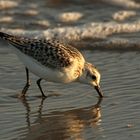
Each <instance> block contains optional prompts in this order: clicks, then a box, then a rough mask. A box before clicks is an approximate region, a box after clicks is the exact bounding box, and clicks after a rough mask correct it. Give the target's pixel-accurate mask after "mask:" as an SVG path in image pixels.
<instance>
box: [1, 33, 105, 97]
mask: <svg viewBox="0 0 140 140" xmlns="http://www.w3.org/2000/svg"><path fill="white" fill-rule="evenodd" d="M0 38H2V39H3V40H6V41H7V42H8V43H9V44H11V47H12V48H13V49H14V52H15V53H16V55H17V56H18V57H19V59H20V60H21V61H22V62H23V64H24V65H25V70H26V79H27V81H26V84H25V86H24V88H23V90H22V92H21V97H25V94H26V92H27V90H28V88H29V86H30V79H29V71H31V72H32V73H33V74H35V75H37V76H38V77H39V79H38V80H37V81H36V83H37V85H38V87H39V89H40V91H41V94H42V97H46V95H45V94H44V92H43V90H42V87H41V84H40V82H41V80H42V79H44V80H46V81H51V82H58V83H70V82H74V81H76V82H80V83H84V84H88V85H92V86H93V87H94V88H95V89H96V91H97V93H98V94H99V97H101V98H102V97H103V93H102V91H101V88H100V77H101V75H100V73H99V71H98V70H97V68H96V67H95V66H94V65H92V64H91V63H88V62H86V61H85V58H84V57H83V55H82V54H81V53H80V52H79V51H78V50H77V49H76V48H74V47H72V46H71V45H68V44H65V43H62V42H60V41H58V40H54V39H52V40H47V39H34V38H27V37H22V36H17V35H10V34H7V33H4V32H0Z"/></svg>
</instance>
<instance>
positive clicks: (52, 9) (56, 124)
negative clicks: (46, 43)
mask: <svg viewBox="0 0 140 140" xmlns="http://www.w3.org/2000/svg"><path fill="white" fill-rule="evenodd" d="M0 10H1V12H0V27H1V30H3V31H5V32H10V33H13V34H16V33H17V34H24V35H27V36H30V37H31V35H32V36H35V37H42V36H43V37H47V38H52V37H55V38H59V39H61V40H64V41H67V42H70V43H71V44H74V45H75V46H76V47H78V48H79V49H81V50H82V53H83V54H84V56H85V58H86V59H87V60H88V61H89V62H91V63H93V64H94V65H95V66H97V67H98V69H99V70H100V72H101V74H102V78H101V87H102V90H103V92H104V95H105V97H104V98H103V100H99V99H98V95H97V93H96V91H95V90H94V88H92V87H89V86H87V85H82V84H79V83H71V84H67V85H62V84H56V83H51V82H45V81H44V82H42V87H43V89H44V91H45V94H47V95H49V98H47V99H45V100H42V99H41V97H40V91H39V89H38V88H37V86H36V80H37V77H36V76H34V75H32V74H31V81H32V85H31V87H30V89H29V91H28V93H27V98H26V99H25V100H21V99H19V98H17V96H18V94H20V92H21V90H22V88H23V86H24V84H25V70H24V66H23V65H22V63H21V62H20V61H19V59H18V58H17V57H16V55H15V54H14V53H13V52H12V51H11V50H10V49H9V46H8V45H7V44H6V43H5V42H3V41H0V79H1V80H0V126H1V129H0V140H39V139H41V140H42V139H43V140H46V139H47V140H64V139H66V140H93V139H95V140H99V139H104V140H115V139H119V140H131V139H134V140H139V139H140V86H139V83H140V52H139V48H140V47H139V46H140V42H139V31H140V24H139V14H140V3H139V1H138V0H137V1H136V0H135V1H133V0H89V1H84V0H80V1H79V0H75V1H73V0H71V1H69V2H66V1H65V0H47V1H46V0H42V3H41V2H40V1H36V2H34V1H33V0H28V3H27V2H25V1H23V0H12V1H8V0H7V1H6V0H0ZM23 17H24V18H23Z"/></svg>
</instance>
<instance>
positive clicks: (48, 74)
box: [12, 47, 75, 83]
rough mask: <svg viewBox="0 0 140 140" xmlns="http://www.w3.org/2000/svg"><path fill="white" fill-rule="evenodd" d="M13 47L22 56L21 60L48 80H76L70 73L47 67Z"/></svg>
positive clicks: (62, 81)
mask: <svg viewBox="0 0 140 140" xmlns="http://www.w3.org/2000/svg"><path fill="white" fill-rule="evenodd" d="M12 48H13V49H14V51H15V53H16V54H17V56H18V57H19V58H20V60H21V61H22V62H23V64H24V65H25V66H26V67H27V68H28V69H29V70H30V71H31V72H32V73H34V74H35V75H36V76H38V77H40V78H42V79H45V80H47V81H52V82H60V83H69V82H72V81H74V80H75V78H74V77H72V75H71V74H70V73H68V72H62V71H60V70H57V69H50V68H48V67H45V66H44V65H41V63H39V62H38V61H36V60H35V59H33V58H32V57H30V56H27V55H25V54H24V53H22V52H21V51H19V50H18V49H16V48H15V47H12Z"/></svg>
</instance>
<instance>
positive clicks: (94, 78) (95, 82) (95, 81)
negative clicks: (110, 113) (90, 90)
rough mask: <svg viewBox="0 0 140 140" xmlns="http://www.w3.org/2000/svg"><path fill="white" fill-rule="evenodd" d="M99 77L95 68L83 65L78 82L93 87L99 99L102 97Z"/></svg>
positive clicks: (90, 65) (86, 64) (88, 64)
mask: <svg viewBox="0 0 140 140" xmlns="http://www.w3.org/2000/svg"><path fill="white" fill-rule="evenodd" d="M100 78H101V75H100V73H99V71H98V70H97V68H96V67H95V66H93V65H92V64H90V63H87V62H86V63H85V65H84V68H83V71H82V75H81V76H80V77H79V82H81V83H84V84H89V85H92V86H94V88H95V89H96V91H97V92H98V94H99V96H100V97H103V93H102V91H101V88H100Z"/></svg>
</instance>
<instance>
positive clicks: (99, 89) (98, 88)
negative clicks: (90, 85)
mask: <svg viewBox="0 0 140 140" xmlns="http://www.w3.org/2000/svg"><path fill="white" fill-rule="evenodd" d="M95 89H96V91H97V92H98V94H99V96H100V98H103V92H102V90H101V88H100V86H95Z"/></svg>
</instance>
